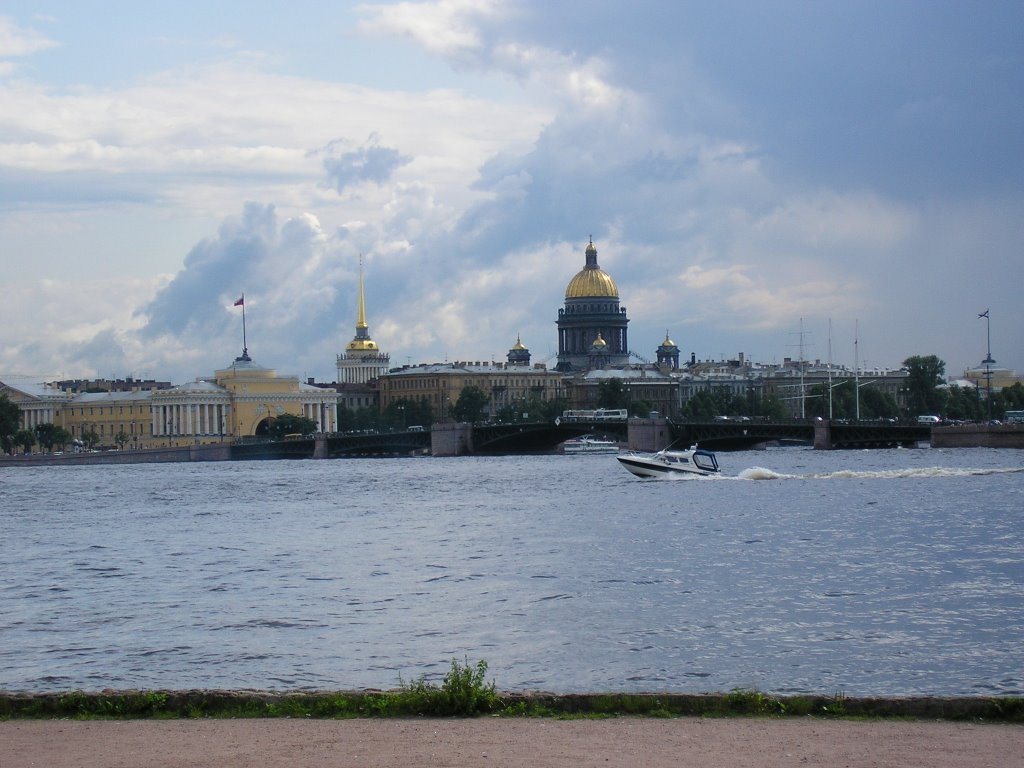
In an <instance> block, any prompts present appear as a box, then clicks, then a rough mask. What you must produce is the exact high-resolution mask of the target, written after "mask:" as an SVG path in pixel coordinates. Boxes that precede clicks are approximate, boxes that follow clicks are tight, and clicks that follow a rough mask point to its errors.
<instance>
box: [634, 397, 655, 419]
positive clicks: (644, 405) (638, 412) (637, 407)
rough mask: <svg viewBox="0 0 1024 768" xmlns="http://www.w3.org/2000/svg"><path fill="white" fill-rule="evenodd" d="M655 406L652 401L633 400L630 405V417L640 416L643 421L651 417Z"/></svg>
mask: <svg viewBox="0 0 1024 768" xmlns="http://www.w3.org/2000/svg"><path fill="white" fill-rule="evenodd" d="M653 408H654V406H653V405H652V404H651V401H650V400H633V401H632V402H631V403H630V404H629V415H630V416H639V417H640V418H642V419H646V418H647V417H648V416H650V415H651V410H652V409H653Z"/></svg>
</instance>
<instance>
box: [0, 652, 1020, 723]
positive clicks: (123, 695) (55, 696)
mask: <svg viewBox="0 0 1024 768" xmlns="http://www.w3.org/2000/svg"><path fill="white" fill-rule="evenodd" d="M485 672H486V665H485V664H482V663H481V664H479V665H478V667H477V668H473V667H470V666H468V665H467V666H462V665H459V664H453V666H452V671H451V672H450V673H449V675H448V676H446V678H445V682H444V683H443V684H442V685H441V686H440V687H438V686H435V685H433V684H430V683H425V682H422V681H421V682H418V683H413V684H409V685H407V686H405V687H403V688H400V689H396V690H391V691H377V690H366V691H317V692H296V693H288V692H280V693H279V692H271V691H252V690H238V691H232V690H189V691H161V690H153V691H142V690H139V691H133V690H124V691H114V690H105V691H90V692H85V691H63V692H58V691H55V692H43V693H35V692H3V691H0V719H4V720H7V719H60V718H80V719H103V718H122V719H127V718H148V719H176V718H193V719H194V718H235V719H244V718H366V717H409V716H436V715H460V716H461V715H491V716H503V717H516V716H526V717H544V718H554V717H618V716H637V715H639V716H647V717H737V716H762V717H764V716H767V717H807V716H815V717H820V718H876V719H894V718H906V719H917V720H947V721H972V722H982V721H984V722H990V723H995V722H1005V723H1016V724H1024V697H1020V696H902V697H900V696H893V697H887V696H874V697H847V696H843V695H841V694H840V695H834V696H823V695H796V696H775V695H772V694H768V693H763V692H761V691H746V690H736V691H730V692H728V693H581V694H553V693H541V692H537V693H498V692H495V691H494V688H493V686H492V685H487V684H486V683H485V679H484V674H485Z"/></svg>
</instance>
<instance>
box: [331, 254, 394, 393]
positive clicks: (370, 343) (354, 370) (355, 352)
mask: <svg viewBox="0 0 1024 768" xmlns="http://www.w3.org/2000/svg"><path fill="white" fill-rule="evenodd" d="M357 315H358V316H357V317H356V335H355V337H354V338H353V339H352V341H350V342H349V343H348V345H347V346H346V347H345V351H344V352H343V353H341V354H340V355H338V383H339V384H366V382H368V381H370V379H376V378H377V377H379V376H380V375H381V374H383V373H386V372H387V370H388V366H389V364H390V362H391V356H390V355H389V354H387V353H386V352H381V351H380V347H378V346H377V342H375V341H374V340H373V339H371V338H370V327H369V325H367V323H366V290H365V288H364V286H363V261H362V259H360V260H359V308H358V311H357Z"/></svg>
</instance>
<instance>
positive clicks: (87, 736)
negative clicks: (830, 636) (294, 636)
mask: <svg viewBox="0 0 1024 768" xmlns="http://www.w3.org/2000/svg"><path fill="white" fill-rule="evenodd" d="M1020 765H1024V726H1020V725H975V724H970V723H947V722H933V721H929V722H902V721H873V722H861V721H832V720H810V719H792V720H765V719H749V720H748V719H739V718H731V719H721V720H718V719H714V720H712V719H699V718H683V719H672V720H652V719H632V718H617V719H611V720H571V721H559V720H547V719H497V718H481V719H474V720H449V719H445V720H440V719H414V720H128V721H104V722H100V721H69V720H11V721H6V722H0V768H25V767H26V766H45V768H65V767H67V768H72V766H73V767H74V768H121V767H122V766H124V767H125V768H129V767H130V768H138V767H139V766H145V767H146V768H165V767H167V768H170V767H171V766H173V767H174V768H181V767H182V766H189V767H195V768H199V767H200V766H203V767H205V766H210V768H236V767H241V766H246V767H247V768H248V766H275V768H292V767H297V766H304V767H308V768H350V767H351V768H391V767H392V766H393V767H394V768H410V766H416V768H440V767H441V766H444V767H445V768H447V767H449V766H451V767H454V766H459V767H460V768H461V767H462V766H491V767H493V768H505V767H506V766H530V768H554V767H555V766H558V768H563V767H564V766H573V768H577V767H579V768H585V767H586V766H604V767H605V768H617V767H619V766H621V767H622V768H669V766H671V767H672V768H677V767H679V768H705V767H707V768H710V767H711V766H714V767H715V768H722V767H723V766H728V767H729V768H747V767H748V766H749V767H751V768H753V767H754V766H758V767H759V768H764V767H768V768H771V767H773V766H787V767H790V766H823V767H824V766H828V768H843V767H845V766H857V767H860V766H884V767H889V766H894V767H895V766H928V767H929V768H954V766H955V767H956V768H964V767H965V766H972V767H973V766H979V767H980V766H992V768H996V767H997V766H998V768H1009V767H1010V766H1020Z"/></svg>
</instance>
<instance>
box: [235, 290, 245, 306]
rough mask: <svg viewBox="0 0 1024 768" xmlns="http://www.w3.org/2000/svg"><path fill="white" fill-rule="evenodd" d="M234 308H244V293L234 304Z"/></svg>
mask: <svg viewBox="0 0 1024 768" xmlns="http://www.w3.org/2000/svg"><path fill="white" fill-rule="evenodd" d="M235 306H236V307H244V306H245V294H244V293H243V294H242V298H240V299H239V300H238V301H236V302H235Z"/></svg>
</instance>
